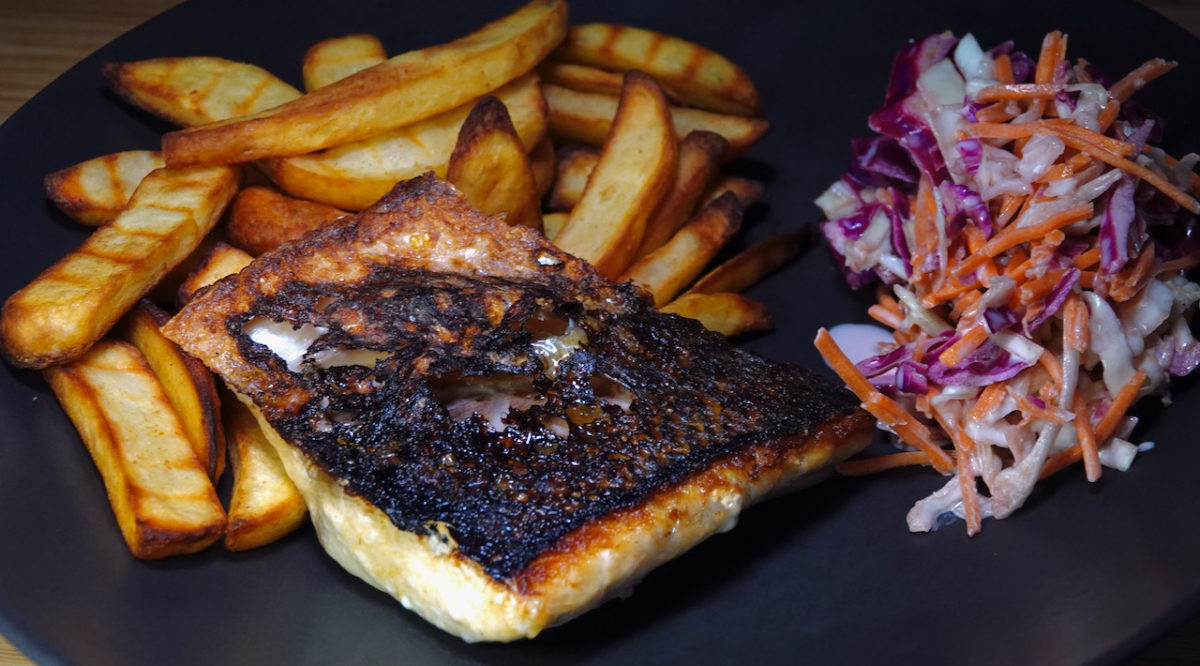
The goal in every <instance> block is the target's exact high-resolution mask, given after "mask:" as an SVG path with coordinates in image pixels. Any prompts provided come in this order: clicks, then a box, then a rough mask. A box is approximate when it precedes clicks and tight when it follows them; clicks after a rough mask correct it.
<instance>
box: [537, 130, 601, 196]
mask: <svg viewBox="0 0 1200 666" xmlns="http://www.w3.org/2000/svg"><path fill="white" fill-rule="evenodd" d="M555 158H556V163H555V168H554V171H555V177H554V185H552V186H551V188H550V194H549V195H548V196H547V197H546V208H547V209H549V210H551V211H570V210H571V209H572V208H574V207H575V206H577V205H578V204H579V199H580V198H581V197H583V190H584V188H586V187H587V181H588V177H589V176H591V175H592V169H595V168H596V163H597V162H599V161H600V150H599V149H598V148H593V147H592V146H581V145H579V144H571V145H567V146H563V147H562V148H559V149H558V150H557V151H556V154H555Z"/></svg>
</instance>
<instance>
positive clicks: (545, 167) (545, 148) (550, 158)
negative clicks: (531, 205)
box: [509, 115, 557, 201]
mask: <svg viewBox="0 0 1200 666" xmlns="http://www.w3.org/2000/svg"><path fill="white" fill-rule="evenodd" d="M511 117H512V116H511V115H510V116H509V118H511ZM556 160H557V157H556V156H555V154H554V141H552V140H551V139H550V136H549V135H546V136H543V137H542V140H541V141H538V142H537V145H535V146H534V147H533V149H532V150H530V151H529V168H530V169H531V170H532V171H533V182H534V183H535V184H536V187H537V198H538V200H539V201H541V200H542V199H543V198H545V196H546V194H547V193H549V192H550V188H551V187H553V186H554V169H555V166H556V164H555V162H556Z"/></svg>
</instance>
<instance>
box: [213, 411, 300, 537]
mask: <svg viewBox="0 0 1200 666" xmlns="http://www.w3.org/2000/svg"><path fill="white" fill-rule="evenodd" d="M222 403H223V407H222V411H223V412H224V413H225V432H227V433H229V466H230V468H231V469H232V471H233V490H232V491H231V492H230V495H229V519H228V524H227V525H226V527H225V547H226V548H227V549H229V550H249V549H251V548H258V547H259V546H265V545H266V544H268V543H272V542H274V541H278V540H279V539H281V538H283V537H284V536H287V535H288V534H290V533H291V532H292V531H294V530H295V529H296V528H297V527H299V526H300V525H301V524H302V523H303V522H304V517H305V516H306V515H307V514H308V509H307V508H306V507H305V505H304V498H303V497H301V496H300V491H299V490H296V486H295V484H293V483H292V481H291V479H289V478H288V475H287V473H286V472H284V470H283V462H282V461H280V459H279V454H277V453H276V452H275V449H274V448H272V447H271V443H270V442H268V441H267V438H266V436H265V435H263V432H262V428H261V427H260V426H259V424H258V420H257V419H255V418H254V415H253V414H251V413H250V410H249V409H248V408H247V407H246V406H245V405H243V404H242V403H241V402H239V401H238V400H237V398H234V397H233V396H230V395H226V399H225V400H223V401H222Z"/></svg>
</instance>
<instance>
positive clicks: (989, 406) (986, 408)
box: [969, 382, 1008, 421]
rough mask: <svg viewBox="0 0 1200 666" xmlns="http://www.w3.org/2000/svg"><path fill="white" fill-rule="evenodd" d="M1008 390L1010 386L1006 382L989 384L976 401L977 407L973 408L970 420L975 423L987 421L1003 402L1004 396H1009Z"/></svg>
mask: <svg viewBox="0 0 1200 666" xmlns="http://www.w3.org/2000/svg"><path fill="white" fill-rule="evenodd" d="M1007 388H1008V384H1007V383H1005V382H997V383H995V384H988V385H987V386H986V387H984V389H983V391H981V392H980V393H979V397H978V398H977V399H976V400H975V405H974V406H973V407H971V413H970V415H969V418H970V419H971V420H973V421H984V420H987V418H988V415H990V414H991V412H992V410H994V409H996V408H998V407H999V406H1000V403H1001V402H1003V400H1004V396H1005V395H1007Z"/></svg>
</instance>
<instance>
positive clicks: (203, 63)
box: [102, 56, 301, 127]
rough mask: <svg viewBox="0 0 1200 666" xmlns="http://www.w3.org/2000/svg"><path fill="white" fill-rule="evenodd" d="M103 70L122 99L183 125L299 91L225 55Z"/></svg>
mask: <svg viewBox="0 0 1200 666" xmlns="http://www.w3.org/2000/svg"><path fill="white" fill-rule="evenodd" d="M102 71H103V74H104V78H105V79H107V80H108V83H109V86H111V87H112V89H113V90H114V91H115V92H116V93H117V94H118V95H120V96H121V97H123V98H124V99H125V100H126V101H128V102H130V103H131V104H133V105H134V106H137V107H140V108H142V109H145V110H146V111H149V112H150V113H153V114H154V115H156V116H158V117H160V118H164V119H166V120H169V121H171V122H173V123H176V124H178V125H183V126H184V127H191V126H194V125H203V124H206V123H211V122H214V121H218V120H226V119H228V118H236V117H237V116H243V115H246V114H250V113H257V112H259V111H263V110H266V109H270V108H273V107H276V106H279V105H280V104H283V103H285V102H290V101H292V100H294V99H296V98H298V97H300V95H301V93H300V91H299V90H296V89H295V88H293V87H292V86H290V85H288V84H286V83H284V82H283V81H280V80H279V79H278V78H277V77H276V76H275V75H274V74H271V73H270V72H268V71H266V70H264V69H262V68H261V67H257V66H255V65H250V64H247V63H244V62H234V61H232V60H225V59H224V58H209V57H201V56H197V57H188V58H154V59H152V60H138V61H135V62H113V63H107V64H105V65H104V68H103V70H102Z"/></svg>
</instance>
